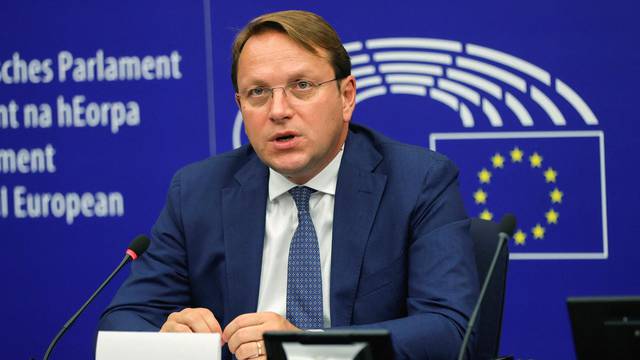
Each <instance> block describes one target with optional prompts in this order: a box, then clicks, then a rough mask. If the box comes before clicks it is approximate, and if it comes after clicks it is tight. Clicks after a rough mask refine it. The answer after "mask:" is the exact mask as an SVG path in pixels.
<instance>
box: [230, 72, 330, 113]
mask: <svg viewBox="0 0 640 360" xmlns="http://www.w3.org/2000/svg"><path fill="white" fill-rule="evenodd" d="M336 80H339V79H338V78H335V79H331V80H327V81H323V82H319V83H314V82H313V81H310V80H296V81H292V82H290V83H288V84H287V85H285V86H275V87H266V86H256V87H252V88H250V89H248V90H244V91H241V92H238V93H236V96H237V97H239V98H240V99H242V100H245V101H246V102H247V103H248V104H249V105H251V106H253V107H261V106H263V105H265V104H266V103H267V102H268V101H269V99H271V98H272V97H273V91H274V90H275V89H282V91H283V92H284V95H285V96H288V95H289V94H291V95H293V96H292V97H291V99H292V100H300V101H301V102H304V101H308V100H311V99H312V98H313V97H314V96H315V95H316V94H317V93H318V88H319V87H320V86H322V85H324V84H326V83H330V82H332V81H336Z"/></svg>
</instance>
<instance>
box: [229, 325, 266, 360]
mask: <svg viewBox="0 0 640 360" xmlns="http://www.w3.org/2000/svg"><path fill="white" fill-rule="evenodd" d="M262 332H263V330H262V328H261V327H260V326H259V325H254V326H248V327H243V328H240V329H238V331H236V332H235V333H234V334H233V335H232V336H231V337H230V338H229V339H228V340H227V346H229V351H231V353H235V352H236V351H237V350H238V349H239V348H240V346H242V345H243V344H246V343H252V342H256V341H259V340H261V339H262Z"/></svg>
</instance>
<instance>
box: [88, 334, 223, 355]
mask: <svg viewBox="0 0 640 360" xmlns="http://www.w3.org/2000/svg"><path fill="white" fill-rule="evenodd" d="M219 359H220V334H188V333H159V332H129V331H100V332H99V333H98V342H97V344H96V360H219Z"/></svg>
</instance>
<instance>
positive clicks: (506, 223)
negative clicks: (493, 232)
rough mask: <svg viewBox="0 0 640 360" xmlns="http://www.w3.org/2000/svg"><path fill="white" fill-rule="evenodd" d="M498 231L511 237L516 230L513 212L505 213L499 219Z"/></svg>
mask: <svg viewBox="0 0 640 360" xmlns="http://www.w3.org/2000/svg"><path fill="white" fill-rule="evenodd" d="M498 229H499V232H501V233H504V234H507V236H509V237H511V236H512V235H513V232H514V231H515V230H516V217H515V216H514V215H513V214H505V215H504V216H503V217H502V220H500V226H499V227H498Z"/></svg>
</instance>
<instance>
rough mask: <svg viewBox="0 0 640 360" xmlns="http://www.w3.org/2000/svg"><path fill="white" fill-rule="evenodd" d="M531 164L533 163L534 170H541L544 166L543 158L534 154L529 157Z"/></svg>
mask: <svg viewBox="0 0 640 360" xmlns="http://www.w3.org/2000/svg"><path fill="white" fill-rule="evenodd" d="M529 162H531V167H532V168H539V167H540V166H542V156H540V154H538V153H537V152H534V153H533V155H531V156H529Z"/></svg>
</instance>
